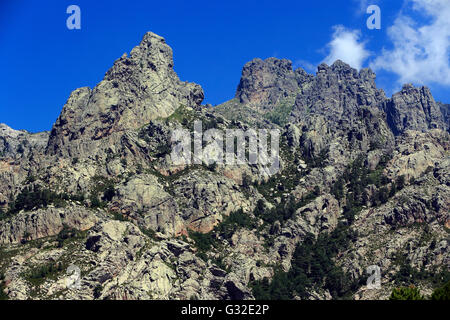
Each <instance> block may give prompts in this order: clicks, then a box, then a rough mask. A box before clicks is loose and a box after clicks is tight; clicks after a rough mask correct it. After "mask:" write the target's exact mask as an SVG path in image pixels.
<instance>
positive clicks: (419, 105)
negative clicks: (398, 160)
mask: <svg viewBox="0 0 450 320" xmlns="http://www.w3.org/2000/svg"><path fill="white" fill-rule="evenodd" d="M384 109H385V111H386V114H387V121H388V123H389V125H390V127H391V128H392V131H393V132H394V134H395V135H398V134H401V133H403V132H405V130H416V131H427V130H429V129H436V128H439V129H446V128H447V126H446V125H445V122H444V121H443V116H442V113H441V110H440V108H439V106H438V104H437V103H436V102H435V101H434V98H433V96H432V95H431V92H430V89H428V88H427V87H421V88H415V87H414V86H413V85H411V84H408V85H404V86H403V88H402V90H401V91H400V92H398V93H396V94H394V95H393V96H392V99H390V100H388V101H386V103H385V105H384Z"/></svg>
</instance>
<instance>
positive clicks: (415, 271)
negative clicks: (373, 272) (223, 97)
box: [0, 32, 450, 299]
mask: <svg viewBox="0 0 450 320" xmlns="http://www.w3.org/2000/svg"><path fill="white" fill-rule="evenodd" d="M173 64H174V63H173V56H172V50H171V48H170V47H169V46H168V45H167V44H166V41H165V40H164V39H163V38H162V37H160V36H158V35H156V34H154V33H151V32H149V33H147V34H145V35H144V37H143V39H142V41H141V43H140V44H139V45H138V46H137V47H135V48H134V49H133V50H132V51H131V53H130V54H129V55H127V54H124V55H123V56H122V57H121V58H120V59H118V60H117V61H115V62H114V64H113V66H112V67H111V69H110V70H108V71H107V73H106V74H105V77H104V79H103V80H102V81H101V82H100V83H99V84H98V85H97V86H96V87H95V88H93V89H90V88H80V89H77V90H75V91H74V92H72V94H71V95H70V97H69V99H68V100H67V102H66V104H65V105H64V107H63V109H62V112H61V114H60V116H59V118H58V119H57V121H56V122H55V124H54V125H53V128H52V130H51V132H44V133H37V134H31V133H28V132H26V131H16V130H13V129H11V128H9V127H8V126H6V125H3V124H2V125H0V209H1V211H0V297H2V298H3V297H4V298H9V299H30V298H31V299H342V298H345V299H386V298H388V297H389V295H390V293H391V291H392V289H393V288H395V287H397V286H406V285H410V284H414V285H415V286H418V287H419V288H420V289H421V290H422V292H423V293H425V294H430V293H431V292H432V291H433V290H434V289H435V288H437V287H440V286H442V285H443V284H444V283H446V282H447V281H449V280H450V270H449V266H450V258H449V257H450V249H449V242H450V241H449V240H450V239H449V236H448V235H449V229H450V216H449V212H450V173H449V172H450V171H449V170H450V157H449V147H450V139H449V138H450V136H449V131H448V130H449V125H448V123H449V122H448V105H445V104H442V103H438V102H436V101H435V100H434V98H433V96H432V94H431V92H430V90H429V89H428V88H426V87H421V88H415V87H413V86H412V85H405V86H404V87H403V88H402V90H401V91H400V92H398V93H396V94H394V95H393V96H392V97H391V98H389V97H386V95H385V93H384V92H383V90H381V89H378V88H377V87H376V84H375V74H374V73H373V72H372V71H371V70H370V69H362V70H360V71H358V70H355V69H353V68H351V67H350V66H349V65H347V64H345V63H344V62H342V61H336V62H335V63H334V64H333V65H331V66H328V65H326V64H321V65H319V66H318V69H317V73H316V74H315V75H313V74H308V73H307V72H306V71H304V70H302V69H301V68H298V69H295V70H294V69H293V68H292V63H291V62H290V61H289V60H280V59H276V58H269V59H266V60H261V59H254V60H252V61H250V62H248V63H247V64H246V65H245V66H244V67H243V70H242V76H241V79H240V82H239V85H238V88H237V91H236V94H235V98H233V99H232V100H230V101H227V102H224V103H223V104H221V105H219V106H217V107H212V106H209V105H202V102H203V97H204V94H203V90H202V88H201V87H200V86H199V85H197V84H194V83H187V82H182V81H180V80H179V78H178V76H177V75H176V73H175V72H174V70H173ZM195 121H201V123H202V126H203V130H206V129H216V132H225V130H227V129H242V130H249V129H255V130H256V129H260V128H264V129H278V130H280V132H281V137H280V143H279V146H280V153H279V155H280V159H279V163H280V170H279V172H278V173H276V174H274V175H270V174H268V173H267V171H265V170H262V168H261V165H260V164H251V163H244V164H239V165H237V164H235V165H230V164H227V163H223V164H222V163H217V164H213V165H211V164H207V163H202V164H184V165H180V164H177V165H175V164H174V163H173V162H172V161H171V151H172V150H173V149H174V148H175V145H176V142H175V141H173V140H172V133H173V132H174V130H175V129H184V130H187V132H191V133H192V132H193V128H194V122H195ZM244 143H245V142H244ZM205 150H206V151H205V152H206V154H207V155H208V154H209V153H210V152H213V151H211V150H212V149H208V148H205ZM369 266H377V267H379V268H380V270H381V288H378V289H373V288H370V287H368V286H367V280H368V277H369V276H370V274H368V273H367V268H368V267H369ZM70 270H75V271H76V272H75V274H71V273H70ZM74 277H75V280H76V281H75V282H74V281H72V280H73V279H74Z"/></svg>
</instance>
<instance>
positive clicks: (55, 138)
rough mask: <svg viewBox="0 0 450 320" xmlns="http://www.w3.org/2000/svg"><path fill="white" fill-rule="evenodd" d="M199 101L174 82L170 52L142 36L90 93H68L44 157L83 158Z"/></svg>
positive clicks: (194, 88) (192, 89)
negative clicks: (136, 44)
mask: <svg viewBox="0 0 450 320" xmlns="http://www.w3.org/2000/svg"><path fill="white" fill-rule="evenodd" d="M202 101H203V90H202V89H201V87H200V86H199V85H196V84H193V83H186V82H182V81H180V80H179V78H178V76H177V75H176V73H175V72H174V71H173V54H172V49H171V48H170V47H169V46H168V45H167V44H166V42H165V40H164V39H163V38H162V37H160V36H158V35H156V34H154V33H152V32H149V33H147V34H146V35H145V36H144V37H143V39H142V41H141V43H140V44H139V46H137V47H135V48H134V49H133V50H132V51H131V53H130V56H129V57H128V56H127V55H126V54H124V55H123V56H122V57H121V58H120V59H118V60H117V61H116V62H115V63H114V65H113V66H112V68H111V69H110V70H108V71H107V72H106V75H105V77H104V79H103V81H102V82H100V83H99V84H98V85H97V86H96V87H95V88H94V89H92V90H91V89H90V88H80V89H77V90H75V91H74V92H72V94H71V96H70V97H69V99H68V101H67V103H66V104H65V106H64V108H63V110H62V112H61V115H60V116H59V118H58V119H57V121H56V123H55V125H54V126H53V129H52V131H51V135H50V139H49V142H48V147H47V153H48V154H51V155H53V154H62V155H64V156H76V155H87V154H89V153H92V152H94V153H95V152H96V149H98V148H99V146H101V145H103V144H105V143H108V142H109V143H114V142H117V140H118V139H119V137H120V136H122V135H123V134H124V131H127V130H134V129H137V128H139V127H141V126H143V125H145V124H148V123H149V122H150V121H151V120H154V119H156V118H165V117H168V116H170V115H171V114H172V113H173V112H174V111H175V110H176V109H177V108H178V107H180V106H181V105H183V106H186V107H194V106H198V105H200V103H201V102H202Z"/></svg>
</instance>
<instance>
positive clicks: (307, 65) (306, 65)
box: [293, 60, 317, 73]
mask: <svg viewBox="0 0 450 320" xmlns="http://www.w3.org/2000/svg"><path fill="white" fill-rule="evenodd" d="M293 68H294V69H297V68H302V69H304V70H305V71H306V72H309V73H314V72H315V71H316V70H317V66H316V65H315V64H312V63H311V62H309V61H306V60H296V61H295V62H294V65H293Z"/></svg>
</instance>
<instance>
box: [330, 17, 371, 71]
mask: <svg viewBox="0 0 450 320" xmlns="http://www.w3.org/2000/svg"><path fill="white" fill-rule="evenodd" d="M334 29H335V30H334V33H333V39H332V40H331V42H330V43H328V47H329V49H330V53H329V55H328V56H327V57H326V58H325V60H324V61H325V62H326V63H327V64H328V65H331V64H333V62H335V61H336V60H338V59H339V60H342V61H344V62H345V63H348V64H349V65H350V66H352V67H353V68H356V69H361V67H362V64H363V63H364V61H365V60H366V59H367V57H369V55H370V53H369V51H367V50H366V48H365V43H364V42H360V41H359V38H360V35H361V33H360V31H358V30H348V29H346V28H344V27H343V26H335V27H334Z"/></svg>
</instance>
